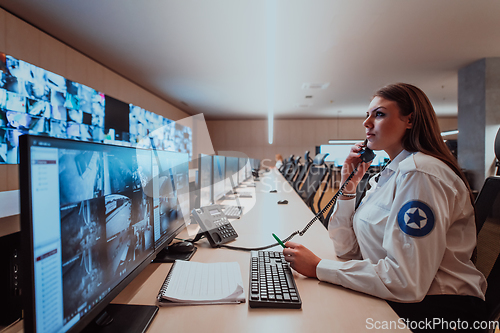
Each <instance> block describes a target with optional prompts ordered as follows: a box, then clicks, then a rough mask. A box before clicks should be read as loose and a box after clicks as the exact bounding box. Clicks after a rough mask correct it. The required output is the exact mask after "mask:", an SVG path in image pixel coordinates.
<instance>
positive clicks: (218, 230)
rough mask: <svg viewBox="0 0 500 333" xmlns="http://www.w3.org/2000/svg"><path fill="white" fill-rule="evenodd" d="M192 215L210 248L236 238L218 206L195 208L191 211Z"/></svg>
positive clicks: (234, 232)
mask: <svg viewBox="0 0 500 333" xmlns="http://www.w3.org/2000/svg"><path fill="white" fill-rule="evenodd" d="M192 213H193V217H194V219H195V221H196V222H197V223H198V224H199V225H200V228H201V230H202V231H203V233H204V234H205V237H206V238H207V239H208V242H209V243H210V246H212V247H218V246H219V245H221V244H224V243H227V242H230V241H232V240H234V239H236V237H238V234H237V233H236V230H234V228H233V226H232V225H231V223H229V220H228V219H227V217H226V215H225V214H224V213H223V212H222V209H221V207H220V206H219V205H212V206H206V207H200V208H196V209H193V211H192Z"/></svg>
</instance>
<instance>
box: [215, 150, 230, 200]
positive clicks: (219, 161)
mask: <svg viewBox="0 0 500 333" xmlns="http://www.w3.org/2000/svg"><path fill="white" fill-rule="evenodd" d="M213 163H214V186H213V191H214V202H217V201H219V200H220V199H222V198H223V197H224V195H225V194H226V193H227V192H228V191H229V188H227V187H226V169H225V167H226V158H225V157H224V156H218V155H216V156H214V158H213Z"/></svg>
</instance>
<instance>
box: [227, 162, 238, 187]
mask: <svg viewBox="0 0 500 333" xmlns="http://www.w3.org/2000/svg"><path fill="white" fill-rule="evenodd" d="M236 186H238V157H228V156H226V190H227V192H226V193H228V192H231V191H232V190H233V189H234V188H236Z"/></svg>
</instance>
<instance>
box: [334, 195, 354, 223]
mask: <svg viewBox="0 0 500 333" xmlns="http://www.w3.org/2000/svg"><path fill="white" fill-rule="evenodd" d="M355 210H356V199H350V200H337V210H336V211H335V215H336V216H337V217H340V218H342V217H345V218H349V219H350V218H351V216H352V214H353V213H354V211H355Z"/></svg>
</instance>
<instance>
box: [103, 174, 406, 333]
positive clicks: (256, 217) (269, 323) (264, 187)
mask: <svg viewBox="0 0 500 333" xmlns="http://www.w3.org/2000/svg"><path fill="white" fill-rule="evenodd" d="M251 189H252V188H245V191H249V190H251ZM272 189H277V190H278V193H269V191H270V190H272ZM255 193H256V195H255V197H254V198H252V199H246V198H242V199H240V200H241V203H242V205H246V204H250V206H252V205H251V203H252V200H253V201H254V204H253V206H252V207H251V208H249V209H247V210H245V214H244V215H243V217H242V218H241V219H238V220H234V221H233V222H232V224H233V226H234V228H235V229H236V231H237V232H238V235H239V237H238V238H237V239H236V240H235V241H234V242H231V243H229V244H228V245H234V246H242V247H259V246H264V245H267V244H272V243H275V240H274V238H273V237H272V235H271V234H272V233H276V234H277V235H278V236H279V237H280V238H285V237H287V236H288V235H289V234H291V233H292V232H293V231H295V230H298V229H299V230H301V229H302V228H303V227H304V226H305V225H306V223H307V222H308V221H309V220H310V219H311V218H312V217H313V214H312V213H311V211H310V210H309V209H308V208H307V206H306V205H305V204H304V203H303V201H302V200H301V199H300V198H299V196H298V195H297V194H296V193H295V192H294V191H293V189H292V188H291V187H290V186H289V185H288V183H287V182H286V181H285V180H284V178H283V177H282V176H281V175H280V174H279V173H277V172H274V171H271V172H270V173H268V174H266V175H265V176H264V177H261V181H259V182H257V187H256V188H255ZM282 199H286V200H288V202H289V203H288V204H287V205H278V204H277V201H278V200H282ZM233 202H234V201H233ZM181 236H182V234H181ZM186 237H187V235H186ZM293 241H296V242H300V243H302V244H304V245H306V246H307V247H308V248H310V249H311V250H312V251H313V252H315V253H316V254H317V255H318V256H320V257H321V258H325V259H336V256H335V253H334V249H333V245H332V242H331V241H330V239H329V237H328V233H327V231H326V229H325V228H324V226H323V225H322V224H321V223H320V222H316V223H315V224H314V225H313V226H312V227H311V228H310V229H309V230H308V232H307V233H306V234H305V235H304V236H303V237H300V236H296V237H295V238H294V239H293ZM197 247H198V251H197V252H196V254H195V255H194V256H193V258H192V259H191V260H193V261H199V262H220V261H236V262H238V263H239V264H240V267H241V274H242V277H243V283H244V286H245V292H246V296H247V303H243V304H239V305H207V306H178V307H161V308H160V310H159V311H158V314H157V315H156V317H155V319H154V320H153V322H152V324H151V326H150V327H149V329H148V332H231V333H233V332H364V331H373V330H369V329H368V328H367V320H369V318H371V319H372V320H373V321H394V322H397V320H398V318H399V317H398V316H397V315H396V313H394V311H393V310H392V309H391V308H390V307H389V305H387V303H386V302H385V301H383V300H381V299H377V298H375V297H371V296H368V295H365V294H362V293H358V292H355V291H351V290H348V289H345V288H343V287H340V286H336V285H332V284H329V283H324V282H320V281H318V280H316V279H311V278H306V277H303V276H301V275H299V274H297V273H294V275H295V281H296V283H297V287H298V290H299V293H300V296H301V298H302V309H301V310H294V309H252V308H250V307H249V306H248V285H249V284H248V278H249V265H250V254H249V253H247V252H242V251H233V250H228V249H214V248H210V246H209V244H208V241H207V240H205V239H203V240H201V241H200V242H198V244H197ZM281 249H282V248H281V247H275V248H273V249H272V250H281ZM170 266H171V264H150V265H149V266H148V267H147V268H146V269H145V270H144V271H143V272H142V273H141V274H140V275H139V276H138V277H137V278H136V279H135V280H133V281H132V283H131V284H130V285H128V286H127V287H126V288H125V289H124V290H123V291H122V292H121V293H120V294H119V295H118V296H117V297H116V298H115V300H114V301H113V302H115V303H129V304H149V305H153V304H155V300H156V296H157V294H158V290H159V288H160V286H161V285H162V283H163V281H164V279H165V276H166V275H167V273H168V271H169V269H170ZM398 331H401V330H398Z"/></svg>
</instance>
